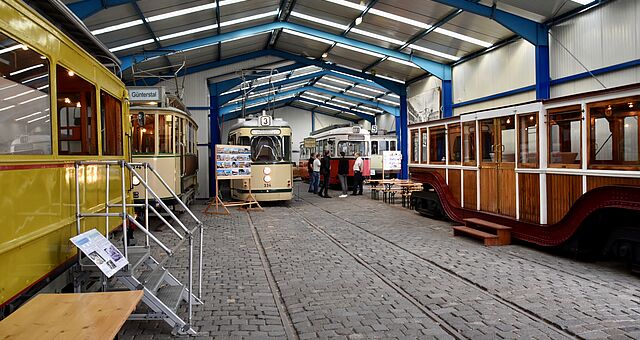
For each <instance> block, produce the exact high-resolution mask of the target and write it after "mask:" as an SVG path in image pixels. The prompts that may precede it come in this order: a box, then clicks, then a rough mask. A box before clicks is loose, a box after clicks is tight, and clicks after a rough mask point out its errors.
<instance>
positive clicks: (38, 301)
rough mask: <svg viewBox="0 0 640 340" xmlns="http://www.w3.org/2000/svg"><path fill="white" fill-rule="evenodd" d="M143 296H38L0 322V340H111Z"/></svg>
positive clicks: (114, 293)
mask: <svg viewBox="0 0 640 340" xmlns="http://www.w3.org/2000/svg"><path fill="white" fill-rule="evenodd" d="M143 294H144V292H143V291H141V290H137V291H132V292H129V291H128V292H108V293H82V294H40V295H37V296H36V297H35V298H33V299H31V300H29V301H28V302H27V303H26V304H24V305H23V306H22V307H20V308H18V310H17V311H15V312H14V313H13V314H11V315H9V316H8V317H7V318H6V319H4V320H2V321H0V339H73V340H80V339H109V340H111V339H113V338H114V337H115V336H116V335H118V331H119V330H120V328H121V327H122V325H123V324H124V322H125V321H127V318H128V317H129V315H131V313H132V312H133V311H134V310H135V308H136V306H137V305H138V302H140V299H142V295H143Z"/></svg>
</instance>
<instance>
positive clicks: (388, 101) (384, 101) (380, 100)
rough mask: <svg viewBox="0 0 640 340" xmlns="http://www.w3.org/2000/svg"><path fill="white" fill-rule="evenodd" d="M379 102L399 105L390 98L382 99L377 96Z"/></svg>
mask: <svg viewBox="0 0 640 340" xmlns="http://www.w3.org/2000/svg"><path fill="white" fill-rule="evenodd" d="M376 100H377V101H379V102H383V103H387V104H391V105H399V104H398V102H394V101H391V100H386V99H382V98H378V99H376Z"/></svg>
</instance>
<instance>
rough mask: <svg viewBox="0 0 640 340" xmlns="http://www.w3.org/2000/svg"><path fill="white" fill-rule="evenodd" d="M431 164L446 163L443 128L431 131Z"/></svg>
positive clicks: (431, 129)
mask: <svg viewBox="0 0 640 340" xmlns="http://www.w3.org/2000/svg"><path fill="white" fill-rule="evenodd" d="M429 151H430V153H429V163H444V162H445V157H446V156H445V130H444V127H441V128H430V129H429Z"/></svg>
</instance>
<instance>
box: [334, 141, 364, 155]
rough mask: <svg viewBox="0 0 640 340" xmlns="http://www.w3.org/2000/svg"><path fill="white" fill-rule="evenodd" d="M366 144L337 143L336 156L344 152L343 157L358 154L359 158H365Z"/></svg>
mask: <svg viewBox="0 0 640 340" xmlns="http://www.w3.org/2000/svg"><path fill="white" fill-rule="evenodd" d="M366 151H367V150H366V143H365V142H362V141H357V142H356V141H349V142H338V154H340V152H344V154H345V156H353V155H355V153H356V152H359V153H360V155H361V156H366V155H367V152H366Z"/></svg>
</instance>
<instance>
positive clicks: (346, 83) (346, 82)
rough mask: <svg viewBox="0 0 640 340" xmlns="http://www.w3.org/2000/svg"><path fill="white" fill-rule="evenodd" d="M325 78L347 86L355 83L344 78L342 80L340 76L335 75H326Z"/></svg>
mask: <svg viewBox="0 0 640 340" xmlns="http://www.w3.org/2000/svg"><path fill="white" fill-rule="evenodd" d="M324 79H327V80H331V81H333V82H336V83H338V84H342V85H347V86H353V85H354V84H353V83H350V82H348V81H344V80H341V79H338V78H334V77H329V76H324Z"/></svg>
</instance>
